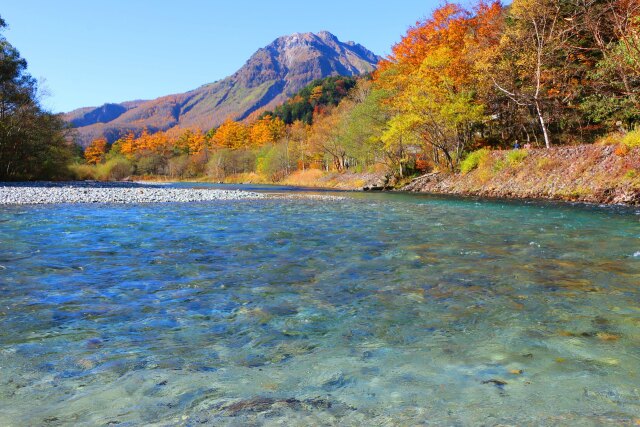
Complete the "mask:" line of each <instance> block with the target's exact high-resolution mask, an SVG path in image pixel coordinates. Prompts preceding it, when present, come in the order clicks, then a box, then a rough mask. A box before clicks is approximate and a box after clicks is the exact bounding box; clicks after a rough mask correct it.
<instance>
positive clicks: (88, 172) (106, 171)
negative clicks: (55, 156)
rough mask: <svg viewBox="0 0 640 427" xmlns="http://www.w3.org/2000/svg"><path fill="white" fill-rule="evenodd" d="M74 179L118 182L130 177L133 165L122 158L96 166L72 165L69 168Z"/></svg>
mask: <svg viewBox="0 0 640 427" xmlns="http://www.w3.org/2000/svg"><path fill="white" fill-rule="evenodd" d="M69 170H70V171H71V172H72V173H73V175H74V177H75V179H78V180H82V181H84V180H87V179H93V180H96V181H120V180H122V179H124V178H127V177H129V176H131V174H132V173H133V165H132V164H131V162H130V161H129V160H127V159H125V158H124V157H118V158H113V159H111V160H109V161H108V162H107V163H103V164H98V165H83V164H74V165H70V166H69Z"/></svg>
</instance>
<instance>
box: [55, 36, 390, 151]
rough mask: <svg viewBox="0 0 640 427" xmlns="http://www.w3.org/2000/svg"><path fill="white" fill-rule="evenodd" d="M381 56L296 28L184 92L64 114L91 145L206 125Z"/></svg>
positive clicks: (368, 66)
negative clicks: (235, 66)
mask: <svg viewBox="0 0 640 427" xmlns="http://www.w3.org/2000/svg"><path fill="white" fill-rule="evenodd" d="M379 60H380V57H378V56H377V55H375V54H374V53H372V52H371V51H369V50H367V49H366V48H364V47H363V46H361V45H359V44H356V43H354V42H346V43H344V42H341V41H340V40H339V39H338V38H337V37H336V36H335V35H333V34H331V33H330V32H329V31H320V32H318V33H294V34H290V35H288V36H282V37H279V38H278V39H276V40H274V41H273V42H272V43H271V44H269V45H268V46H265V47H264V48H261V49H259V50H258V51H257V52H256V53H254V54H253V55H252V56H251V58H249V60H248V61H247V63H246V64H245V65H244V66H243V67H242V68H240V69H239V70H238V71H237V72H235V73H234V74H233V75H232V76H230V77H227V78H226V79H223V80H220V81H217V82H215V83H210V84H206V85H204V86H201V87H200V88H197V89H194V90H192V91H189V92H187V93H184V94H177V95H171V96H165V97H162V98H158V99H155V100H151V101H140V102H129V103H122V104H108V105H105V106H102V107H98V108H81V109H78V110H75V111H73V112H71V113H68V114H67V115H66V119H67V120H68V121H69V122H71V123H72V124H73V125H75V126H76V127H77V128H78V134H79V138H80V142H81V143H82V144H83V145H87V144H88V143H89V142H90V141H91V140H92V139H94V138H98V137H101V136H104V137H106V138H107V139H108V140H109V141H114V140H115V139H117V138H119V137H121V136H123V135H124V134H126V133H127V132H129V131H133V132H135V133H140V132H142V130H143V129H144V128H145V127H146V128H148V129H149V130H150V131H152V132H153V131H157V130H166V129H169V128H171V127H173V126H183V127H198V128H200V129H202V130H205V131H206V130H208V129H210V128H212V127H214V126H218V125H220V124H221V123H222V122H223V121H224V120H226V119H227V118H231V119H234V120H243V119H245V118H247V117H248V116H249V115H250V114H252V113H254V112H255V111H258V110H260V109H264V108H271V107H274V106H276V105H278V104H280V103H282V102H284V101H286V100H287V99H288V98H289V97H290V96H292V95H294V94H295V93H296V92H298V91H299V90H300V89H302V88H303V87H305V86H306V85H308V84H309V83H311V82H312V81H314V80H317V79H321V78H324V77H329V76H335V75H343V76H354V75H360V74H365V73H368V72H371V71H373V70H374V69H375V67H376V65H377V63H378V61H379Z"/></svg>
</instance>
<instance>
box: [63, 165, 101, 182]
mask: <svg viewBox="0 0 640 427" xmlns="http://www.w3.org/2000/svg"><path fill="white" fill-rule="evenodd" d="M69 170H70V171H71V173H72V174H73V179H75V180H78V181H86V180H91V179H93V180H95V179H97V177H96V174H97V170H96V167H95V166H92V165H83V164H73V165H69Z"/></svg>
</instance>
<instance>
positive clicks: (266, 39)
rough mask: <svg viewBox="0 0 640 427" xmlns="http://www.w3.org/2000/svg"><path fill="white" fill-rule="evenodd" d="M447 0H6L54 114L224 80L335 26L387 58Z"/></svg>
mask: <svg viewBox="0 0 640 427" xmlns="http://www.w3.org/2000/svg"><path fill="white" fill-rule="evenodd" d="M440 4H442V2H441V1H440V0H380V1H371V0H366V1H365V0H316V1H308V0H296V1H291V0H284V1H283V0H280V1H243V0H236V1H213V0H211V1H205V0H181V1H169V0H153V1H151V0H148V1H143V0H107V1H88V0H82V1H80V0H58V1H53V0H7V1H3V4H2V6H1V7H0V15H1V16H2V17H3V18H4V20H5V21H7V23H8V24H9V29H8V31H6V32H5V36H6V38H7V39H8V40H9V42H10V43H12V44H13V45H14V46H15V47H16V48H17V49H18V50H19V51H20V53H21V55H22V56H23V57H24V58H26V59H27V61H28V62H29V72H30V73H31V74H32V75H33V76H34V77H36V78H38V79H40V78H44V79H46V82H45V85H44V86H45V87H46V88H47V89H48V92H49V94H50V95H49V96H48V97H47V98H45V99H44V100H43V103H44V105H45V106H46V107H48V108H50V109H51V110H53V111H55V112H60V111H70V110H72V109H75V108H78V107H86V106H98V105H102V104H104V103H105V102H122V101H129V100H134V99H152V98H156V97H158V96H162V95H168V94H171V93H179V92H184V91H187V90H190V89H194V88H196V87H198V86H200V85H202V84H205V83H210V82H213V81H216V80H219V79H221V78H224V77H226V76H228V75H230V74H232V73H233V72H234V71H236V70H237V69H238V68H240V67H241V66H242V65H243V64H244V63H245V61H246V60H247V59H248V58H249V57H250V56H251V54H252V53H253V52H255V51H256V50H257V49H258V48H260V47H263V46H266V45H267V44H269V43H270V42H271V41H273V40H274V39H276V38H277V37H279V36H282V35H286V34H291V33H294V32H309V31H311V32H318V31H321V30H327V31H330V32H332V33H333V34H335V35H336V36H337V37H338V38H339V39H341V40H342V41H349V40H352V41H355V42H358V43H360V44H362V45H364V46H365V47H367V48H369V49H370V50H372V51H374V52H375V53H377V54H379V55H386V54H388V53H389V52H390V48H391V46H392V45H393V44H394V43H396V42H397V41H399V40H400V37H401V36H402V35H403V34H404V33H405V32H406V30H407V28H408V26H410V25H413V24H414V23H415V22H416V21H417V20H418V19H421V18H423V17H424V16H427V15H429V14H430V13H431V11H432V10H433V9H434V8H435V7H437V6H438V5H440Z"/></svg>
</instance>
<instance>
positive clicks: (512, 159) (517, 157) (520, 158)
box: [507, 150, 529, 167]
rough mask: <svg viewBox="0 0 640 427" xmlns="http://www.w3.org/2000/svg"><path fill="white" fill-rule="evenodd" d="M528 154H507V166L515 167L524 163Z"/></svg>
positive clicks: (511, 152) (519, 152)
mask: <svg viewBox="0 0 640 427" xmlns="http://www.w3.org/2000/svg"><path fill="white" fill-rule="evenodd" d="M528 155H529V152H528V151H527V150H512V151H509V152H508V153H507V163H509V166H511V167H516V166H519V165H520V164H522V162H524V159H526V158H527V156H528Z"/></svg>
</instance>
